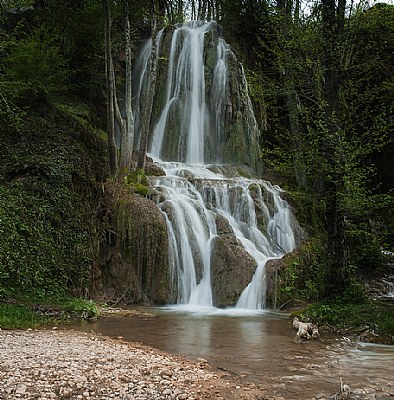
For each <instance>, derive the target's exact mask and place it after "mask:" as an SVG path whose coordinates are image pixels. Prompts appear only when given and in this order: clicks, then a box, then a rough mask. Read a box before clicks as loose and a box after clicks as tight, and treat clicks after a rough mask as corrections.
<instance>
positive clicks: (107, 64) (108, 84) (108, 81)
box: [103, 0, 118, 175]
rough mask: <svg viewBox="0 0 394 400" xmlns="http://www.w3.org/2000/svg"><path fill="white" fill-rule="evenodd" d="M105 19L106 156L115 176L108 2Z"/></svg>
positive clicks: (107, 0)
mask: <svg viewBox="0 0 394 400" xmlns="http://www.w3.org/2000/svg"><path fill="white" fill-rule="evenodd" d="M103 7H104V18H105V31H104V32H105V76H106V91H107V131H108V132H107V134H108V154H109V166H110V170H111V173H112V174H113V175H115V174H116V172H117V170H118V157H117V150H116V142H115V106H114V92H115V73H114V70H113V62H112V51H111V24H112V21H111V11H110V5H109V0H103Z"/></svg>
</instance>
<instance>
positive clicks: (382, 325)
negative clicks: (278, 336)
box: [300, 300, 394, 344]
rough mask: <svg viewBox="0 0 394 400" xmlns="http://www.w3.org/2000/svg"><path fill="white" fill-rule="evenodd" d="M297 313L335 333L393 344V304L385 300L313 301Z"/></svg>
mask: <svg viewBox="0 0 394 400" xmlns="http://www.w3.org/2000/svg"><path fill="white" fill-rule="evenodd" d="M300 316H301V318H304V319H306V320H309V321H312V322H314V323H316V324H318V325H320V326H327V327H328V328H331V329H333V330H335V331H338V332H344V331H346V332H353V333H355V334H358V335H360V337H362V338H365V340H366V341H379V342H385V343H388V344H394V306H393V305H392V304H389V303H384V302H379V301H376V300H375V301H374V300H369V301H365V302H363V303H357V304H353V303H351V302H343V301H332V302H325V303H314V304H310V305H309V306H308V307H307V308H306V309H305V310H304V311H302V312H301V313H300ZM376 338H379V340H377V339H376Z"/></svg>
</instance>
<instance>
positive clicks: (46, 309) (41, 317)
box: [0, 294, 99, 329]
mask: <svg viewBox="0 0 394 400" xmlns="http://www.w3.org/2000/svg"><path fill="white" fill-rule="evenodd" d="M98 314H99V312H98V309H97V306H96V304H95V303H94V302H93V301H91V300H86V299H81V298H75V297H69V296H48V297H43V296H36V295H32V294H21V295H19V296H18V295H17V296H15V295H14V296H12V297H8V298H3V301H2V302H0V328H2V329H26V328H38V327H40V326H46V325H50V324H52V325H55V324H58V323H67V322H69V321H76V320H78V321H87V320H89V319H90V318H92V317H96V316H98Z"/></svg>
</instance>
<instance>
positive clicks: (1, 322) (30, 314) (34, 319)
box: [0, 303, 50, 329]
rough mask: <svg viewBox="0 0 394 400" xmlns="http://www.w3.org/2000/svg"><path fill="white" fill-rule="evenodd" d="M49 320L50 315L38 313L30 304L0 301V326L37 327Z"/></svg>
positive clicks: (12, 327)
mask: <svg viewBox="0 0 394 400" xmlns="http://www.w3.org/2000/svg"><path fill="white" fill-rule="evenodd" d="M49 321H50V319H49V318H48V317H45V316H42V315H38V314H37V313H35V312H34V311H33V310H32V309H31V307H29V306H25V305H20V304H6V303H5V304H4V303H0V328H3V329H26V328H37V327H39V326H42V325H46V324H47V323H49Z"/></svg>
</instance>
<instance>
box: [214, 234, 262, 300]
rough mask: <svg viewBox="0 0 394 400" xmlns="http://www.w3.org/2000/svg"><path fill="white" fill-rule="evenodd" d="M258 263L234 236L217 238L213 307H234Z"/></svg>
mask: <svg viewBox="0 0 394 400" xmlns="http://www.w3.org/2000/svg"><path fill="white" fill-rule="evenodd" d="M255 270H256V261H255V260H254V259H253V258H252V257H251V256H250V254H249V253H248V252H247V251H246V250H245V249H244V248H243V247H242V246H241V244H240V243H239V242H238V241H237V239H236V238H235V236H234V235H233V234H224V235H219V236H217V237H216V238H215V239H214V240H213V242H212V254H211V282H212V299H213V305H214V306H217V307H226V306H231V305H234V304H235V303H236V301H237V299H238V298H239V296H240V295H241V293H242V291H243V290H244V289H245V287H246V286H247V285H248V284H249V282H250V280H251V279H252V276H253V274H254V272H255Z"/></svg>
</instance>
